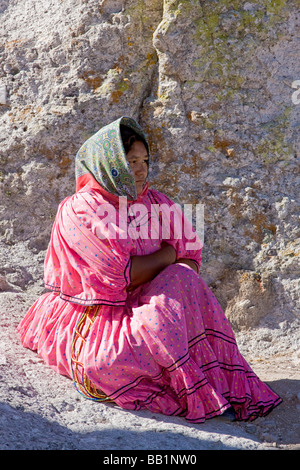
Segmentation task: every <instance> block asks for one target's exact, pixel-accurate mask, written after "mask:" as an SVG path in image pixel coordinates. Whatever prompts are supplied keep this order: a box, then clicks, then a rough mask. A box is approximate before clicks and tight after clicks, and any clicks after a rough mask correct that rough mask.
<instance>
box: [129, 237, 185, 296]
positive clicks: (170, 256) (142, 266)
mask: <svg viewBox="0 0 300 470" xmlns="http://www.w3.org/2000/svg"><path fill="white" fill-rule="evenodd" d="M175 261H176V250H175V248H173V246H172V245H170V244H169V243H167V242H162V243H161V247H160V249H159V250H157V251H155V252H154V253H151V254H150V255H141V256H132V257H131V269H130V280H131V282H130V285H129V286H128V287H127V291H131V290H133V289H135V288H136V287H138V286H140V285H141V284H144V283H145V282H148V281H151V280H152V279H153V278H154V277H155V276H157V275H158V274H159V273H160V272H161V271H162V270H163V269H165V268H166V267H167V266H170V265H171V264H174V263H175Z"/></svg>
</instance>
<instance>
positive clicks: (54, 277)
mask: <svg viewBox="0 0 300 470" xmlns="http://www.w3.org/2000/svg"><path fill="white" fill-rule="evenodd" d="M100 191H101V188H100V189H99V188H98V189H93V188H89V187H85V188H83V189H82V190H80V191H78V192H77V193H75V194H74V195H72V196H70V197H68V198H66V199H65V200H64V201H63V202H62V203H61V204H60V205H59V208H58V211H57V216H56V219H55V221H54V224H53V228H52V233H51V239H50V243H49V247H48V250H47V253H46V258H45V265H44V268H45V269H44V282H45V286H46V287H47V288H48V289H51V290H54V291H57V292H59V293H60V297H61V298H62V299H64V300H67V301H70V302H74V303H77V304H80V305H99V304H106V305H125V301H126V298H127V292H126V288H127V287H128V285H129V284H130V277H129V272H130V267H131V260H130V257H131V256H132V255H134V254H135V253H136V251H137V247H136V245H137V244H138V243H139V241H138V240H135V239H134V234H133V230H134V227H135V225H134V224H135V223H137V220H138V219H137V218H136V217H134V218H133V217H131V216H130V208H133V207H134V206H133V204H134V203H133V202H132V203H130V202H128V207H127V217H126V219H127V220H125V221H123V222H125V224H126V227H124V228H122V227H121V224H120V227H117V226H116V225H115V224H113V225H112V227H111V229H115V230H116V232H115V233H109V231H108V230H109V229H108V227H107V226H106V225H104V217H105V216H103V214H106V211H105V210H101V209H102V208H103V207H104V208H107V205H108V203H109V204H111V205H112V208H114V209H115V214H116V224H117V220H118V219H122V217H123V215H120V213H119V201H118V198H116V200H115V199H114V198H112V196H110V197H109V199H107V196H106V195H104V193H103V192H100ZM136 201H137V202H138V204H140V203H143V207H144V209H145V211H146V212H147V214H151V205H153V207H154V205H155V204H160V205H161V206H162V205H163V204H165V205H166V206H168V207H171V206H172V205H173V202H172V201H171V200H170V199H169V198H167V197H166V196H165V195H164V194H162V193H160V192H159V191H157V190H154V189H153V190H151V191H150V190H149V191H148V190H145V191H144V192H143V193H142V195H141V196H140V197H139V198H138V199H137V200H136ZM132 210H133V209H132ZM177 210H178V216H179V217H181V218H182V225H183V220H184V219H183V214H182V212H181V211H180V209H179V208H177ZM152 215H153V213H152ZM146 220H147V225H145V226H142V225H141V226H140V227H139V228H140V229H141V230H144V229H145V227H146V230H147V233H145V234H144V237H145V238H146V237H147V238H148V240H147V239H145V240H144V243H143V250H144V254H146V253H147V254H148V253H151V252H152V251H154V248H155V247H156V249H158V248H159V247H160V243H161V239H159V238H158V236H159V234H157V239H155V240H153V242H151V243H150V238H151V236H152V237H153V236H154V233H153V227H155V222H153V223H151V219H150V218H147V219H146ZM175 222H176V218H175V217H174V218H171V220H170V238H169V239H168V242H169V243H170V244H172V245H173V246H174V247H175V248H176V249H177V251H178V256H180V257H182V258H183V257H189V258H196V261H198V263H200V259H201V247H202V244H201V242H200V240H199V239H198V237H196V235H195V234H194V237H196V238H195V240H196V239H197V241H198V248H199V249H198V250H187V249H186V246H185V245H186V242H187V238H186V236H185V233H186V230H185V231H184V232H183V233H182V237H181V238H180V239H177V238H175V236H176V233H175V232H176V231H175ZM184 223H185V228H186V226H187V224H188V221H184ZM151 229H152V232H151ZM104 230H105V237H101V238H100V237H99V235H101V234H102V232H103V231H104ZM190 230H191V232H192V227H191V226H190Z"/></svg>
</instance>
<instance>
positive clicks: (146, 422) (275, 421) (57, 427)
mask: <svg viewBox="0 0 300 470" xmlns="http://www.w3.org/2000/svg"><path fill="white" fill-rule="evenodd" d="M33 300H35V296H34V294H32V295H28V293H27V294H25V293H14V292H6V293H1V294H0V315H1V326H0V328H1V336H0V338H1V339H0V396H1V400H0V448H1V449H2V450H103V451H104V450H106V451H108V450H109V451H117V450H119V451H120V450H122V451H134V450H144V451H146V450H147V451H158V452H159V451H162V450H165V451H167V450H172V451H185V452H186V453H188V452H196V451H200V450H297V449H299V450H300V427H299V423H300V419H299V417H300V387H299V384H300V371H299V366H297V361H295V351H294V352H293V353H291V352H290V351H289V349H287V350H286V349H285V348H282V349H283V350H284V351H285V352H284V354H282V355H281V354H280V351H279V353H278V352H277V353H276V354H274V355H272V354H270V352H269V353H268V354H266V357H263V355H262V353H261V352H260V354H259V355H258V354H255V342H256V343H257V341H256V340H255V335H254V333H252V334H251V335H250V336H249V341H247V338H246V339H245V338H244V336H243V337H241V338H242V340H241V343H242V344H243V343H246V344H247V345H248V346H247V348H248V349H247V351H248V353H247V355H246V358H247V360H249V362H250V364H251V365H252V367H253V369H254V370H255V372H256V373H257V374H258V375H259V376H260V378H261V379H262V380H264V381H265V382H267V383H268V384H269V385H270V386H271V388H273V390H275V391H276V392H277V393H279V394H280V395H281V397H282V398H283V403H282V404H281V405H280V406H279V407H277V408H276V409H275V410H273V411H272V412H271V413H270V414H269V415H268V416H267V417H265V418H258V419H257V420H255V421H254V422H252V423H240V422H231V421H230V420H229V419H226V418H224V417H218V418H214V419H211V420H208V421H207V422H206V423H204V424H195V425H194V424H190V423H187V422H186V421H185V420H184V419H183V418H177V417H166V416H163V415H160V414H153V413H150V412H148V411H140V412H130V411H126V410H122V409H120V408H118V407H117V406H115V405H114V404H105V403H96V402H93V401H89V400H87V399H86V398H84V397H82V396H81V395H80V394H79V393H78V392H77V391H76V390H75V388H74V385H73V383H72V381H71V380H70V379H68V378H66V377H62V376H59V375H58V374H56V373H55V372H54V371H52V370H51V369H50V368H49V367H48V366H46V365H45V364H44V363H43V361H42V360H41V359H40V358H39V357H38V356H37V354H35V353H33V352H32V351H30V350H26V349H24V348H23V347H22V346H21V345H20V342H19V338H18V336H17V334H16V326H17V324H18V323H19V321H20V320H21V318H22V317H23V315H24V312H25V311H26V309H27V308H28V307H29V306H30V304H31V303H32V302H33ZM286 336H287V337H289V336H290V335H289V334H288V335H286ZM250 337H251V338H252V339H251V338H250ZM238 341H239V339H238ZM280 341H281V342H282V339H281V340H280ZM257 344H258V343H257ZM249 345H253V346H252V347H249ZM277 351H278V348H277ZM144 454H145V455H146V454H147V453H144Z"/></svg>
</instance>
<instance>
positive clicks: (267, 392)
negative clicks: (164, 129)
mask: <svg viewBox="0 0 300 470" xmlns="http://www.w3.org/2000/svg"><path fill="white" fill-rule="evenodd" d="M121 122H122V123H127V125H128V124H130V125H132V126H135V123H134V121H132V120H128V118H121V119H120V120H118V121H115V123H113V124H112V125H110V126H108V127H107V128H104V129H101V131H99V133H97V134H96V135H95V136H93V137H92V138H91V139H89V141H87V142H86V143H85V144H84V145H83V147H82V148H81V150H80V151H79V153H78V156H77V161H76V174H77V182H78V191H77V192H76V194H74V195H73V196H70V197H68V198H66V199H65V201H63V202H62V203H61V204H60V206H59V209H58V213H57V217H56V220H55V223H54V226H53V230H52V234H51V240H50V244H49V248H48V251H47V255H46V260H45V274H44V276H45V283H46V286H47V287H48V288H49V289H51V290H52V292H50V293H47V294H44V295H42V296H41V297H40V298H39V299H37V301H36V302H35V303H34V305H33V306H32V307H31V308H30V309H29V311H28V312H27V314H26V315H25V317H24V319H23V320H22V321H21V322H20V324H19V326H18V332H19V335H20V338H21V341H22V344H23V346H24V347H27V348H30V349H32V350H34V351H37V352H38V354H39V355H40V356H41V357H42V358H43V359H44V360H45V362H46V363H47V364H49V365H50V367H52V368H53V369H54V370H56V371H57V372H58V373H60V374H64V375H67V376H68V377H70V378H73V379H74V381H75V383H76V385H77V386H78V385H80V380H81V381H82V382H81V385H82V389H85V390H88V391H89V395H90V396H91V397H94V396H101V393H100V391H102V392H103V393H104V394H105V396H106V397H107V398H108V399H109V400H112V401H114V402H115V403H117V404H118V405H119V406H120V407H122V408H125V409H130V410H139V409H145V408H146V409H149V410H150V411H151V412H159V413H163V414H166V415H179V416H184V417H185V418H186V419H187V420H188V421H190V422H191V423H202V422H203V421H205V420H206V419H208V418H212V417H214V416H217V415H220V414H222V413H223V412H224V411H225V410H226V409H227V408H229V407H230V406H232V407H233V409H234V411H235V414H236V417H237V419H239V420H253V419H255V418H256V417H257V416H265V415H266V414H267V413H269V412H270V411H271V410H272V409H273V408H274V407H275V406H277V405H278V404H279V403H280V402H281V398H280V397H279V396H278V395H277V394H276V393H275V392H273V391H272V390H271V389H270V388H269V387H268V386H267V385H266V384H264V383H263V382H261V381H260V379H259V378H258V377H257V376H256V374H255V373H254V371H253V370H252V369H251V368H250V366H249V364H247V362H246V360H245V359H244V358H243V357H242V355H241V354H240V352H239V349H238V346H237V343H236V340H235V337H234V333H233V331H232V328H231V326H230V324H229V322H228V320H227V318H226V316H225V314H224V312H223V311H222V309H221V306H220V305H219V303H218V301H217V300H216V298H215V297H214V295H213V293H212V292H211V290H210V289H209V287H208V286H207V285H206V284H205V282H204V281H203V279H202V278H201V276H200V274H197V273H196V272H195V271H194V270H193V269H191V268H190V267H188V266H187V265H185V264H184V263H179V262H177V263H175V264H172V265H170V266H168V267H167V268H166V269H164V270H162V271H161V272H160V273H159V274H158V275H157V276H156V277H155V278H154V279H153V280H151V281H149V282H147V283H145V284H143V285H141V286H139V287H138V288H137V289H135V290H133V291H129V292H127V289H126V288H127V286H128V285H129V284H130V267H131V257H132V256H133V255H147V254H150V253H153V252H155V251H157V250H158V249H159V248H160V247H161V244H162V242H163V241H165V240H167V241H168V243H170V244H171V245H172V246H173V247H174V248H175V250H176V256H177V260H179V259H181V258H189V259H192V260H194V261H195V262H196V263H197V264H198V266H199V268H200V263H201V248H202V245H201V243H200V241H199V240H198V237H197V235H196V234H195V233H194V234H193V235H192V237H191V236H189V237H187V235H186V232H185V231H184V232H183V233H182V236H177V235H176V233H177V232H176V227H175V221H176V217H174V218H172V217H171V218H170V223H171V225H170V234H169V237H168V238H167V239H166V238H163V236H164V235H163V233H164V231H163V228H164V223H165V218H164V217H161V218H158V219H156V222H157V220H159V224H158V225H156V228H157V232H156V236H155V237H154V236H152V232H151V229H152V228H153V225H152V224H151V221H152V218H155V214H154V212H153V210H152V209H153V207H157V205H163V204H165V205H166V206H167V207H171V206H173V202H172V201H171V200H170V199H169V198H168V197H167V196H165V195H164V194H162V193H160V192H159V191H156V190H154V189H148V186H147V187H146V188H144V190H143V192H142V193H141V194H140V195H139V196H138V198H137V199H136V193H135V188H134V186H133V185H134V179H133V176H132V175H131V173H130V172H129V167H128V165H127V163H126V161H125V160H126V158H125V154H124V149H123V146H121V144H120V127H119V126H120V123H121ZM102 185H103V186H102ZM120 195H122V196H127V197H129V196H131V201H128V202H127V209H128V212H127V215H126V216H124V215H122V216H121V215H120V213H119V212H118V211H117V215H118V216H117V219H116V223H115V224H113V225H112V226H111V228H110V229H108V228H107V226H106V225H105V224H104V223H103V219H102V215H103V212H101V210H102V209H103V207H106V208H107V207H108V206H107V204H110V205H111V206H113V207H114V208H115V209H116V210H117V204H118V199H119V198H118V196H120ZM135 200H137V201H139V203H141V205H142V206H143V208H144V212H143V213H142V215H141V216H140V217H139V218H136V217H134V214H132V211H133V207H134V201H135ZM111 206H110V207H111ZM178 210H179V209H178ZM101 214H102V215H101ZM178 215H179V219H181V220H182V221H183V222H184V223H183V225H182V226H186V227H187V226H188V225H189V223H188V221H187V220H185V219H184V216H183V214H182V213H179V214H178ZM177 220H178V219H177ZM156 222H155V224H156ZM155 224H154V225H155ZM112 227H113V228H114V230H115V231H116V233H117V234H118V235H119V236H117V237H116V236H112V235H113V234H112V232H111V229H112ZM149 230H150V233H149V232H148V235H149V236H148V237H147V236H137V237H136V236H133V235H136V234H137V233H140V234H142V233H143V234H144V235H145V234H147V231H149ZM124 231H126V233H124ZM188 233H189V235H191V227H190V230H189V231H188ZM193 237H194V238H193ZM192 241H198V244H197V245H196V246H195V245H194V248H193V249H190V245H188V243H190V242H192ZM79 388H81V387H79ZM102 396H103V395H102Z"/></svg>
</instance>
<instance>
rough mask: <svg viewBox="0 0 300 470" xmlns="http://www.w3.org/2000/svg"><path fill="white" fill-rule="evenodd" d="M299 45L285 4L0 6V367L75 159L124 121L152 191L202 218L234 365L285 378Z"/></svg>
mask: <svg viewBox="0 0 300 470" xmlns="http://www.w3.org/2000/svg"><path fill="white" fill-rule="evenodd" d="M299 32H300V25H299V2H298V0H291V1H289V2H287V1H286V0H258V1H256V2H248V1H237V0H220V1H216V0H211V1H201V0H197V1H196V0H181V1H180V0H151V1H150V0H145V1H141V0H100V1H99V0H97V1H96V0H44V1H43V2H38V1H37V0H26V1H25V2H22V1H21V0H0V128H1V133H0V291H1V292H0V306H1V312H2V315H3V316H4V318H6V316H7V315H8V317H7V318H10V315H11V319H12V320H11V323H10V322H9V320H7V323H5V324H4V326H3V328H4V330H3V331H5V335H2V336H3V339H2V340H1V341H2V343H1V345H2V350H3V351H5V350H6V349H7V347H8V346H7V344H8V343H7V341H8V339H6V338H7V337H10V338H11V335H13V331H15V326H16V325H17V323H18V321H19V320H20V319H21V317H22V315H23V314H24V313H25V311H24V309H25V306H26V308H27V307H28V305H29V304H28V302H29V301H28V300H25V299H30V300H32V299H33V298H34V297H35V296H37V295H39V294H40V293H41V292H43V283H42V278H43V260H44V256H45V250H46V248H47V245H48V242H49V236H50V231H51V226H52V223H53V220H54V217H55V214H56V210H57V206H58V204H59V202H60V201H61V200H62V199H63V198H64V197H66V196H68V195H70V194H72V193H73V192H74V190H75V177H74V157H75V154H76V152H77V150H78V149H79V148H80V146H81V144H82V143H83V142H84V141H85V140H86V139H87V138H88V137H89V136H90V135H92V134H93V133H94V132H96V131H97V130H98V129H99V128H100V127H101V126H103V125H105V124H106V123H108V122H110V121H112V120H114V119H116V118H118V117H120V116H121V115H127V116H132V117H134V118H136V119H137V120H138V121H139V122H140V123H141V125H142V126H143V127H144V128H145V130H146V132H147V134H148V138H149V142H150V147H151V155H152V168H151V181H152V184H153V186H155V187H156V188H157V189H159V190H162V191H163V192H165V193H166V194H168V195H169V196H170V197H171V198H173V199H174V201H176V202H178V203H180V204H182V205H184V204H192V205H193V206H196V205H198V204H199V205H200V204H201V205H202V207H204V249H203V265H202V276H203V278H204V279H205V280H206V281H207V283H208V284H209V285H210V287H211V288H212V289H213V291H214V293H215V295H216V297H217V298H218V299H219V301H220V302H221V304H222V306H223V308H224V309H225V312H226V314H227V316H228V318H229V319H230V321H231V323H232V325H233V327H234V329H235V331H236V332H237V335H238V338H239V341H240V344H241V347H242V348H243V349H244V351H245V354H246V355H249V358H250V359H251V360H253V361H254V362H255V360H256V358H257V357H258V356H259V357H262V358H265V359H266V360H268V361H273V362H272V364H273V363H274V360H275V359H274V358H276V360H275V363H276V364H277V361H278V357H279V356H278V355H279V354H282V357H284V359H283V360H284V361H286V362H284V363H285V364H290V367H292V368H294V367H298V368H299V360H300V357H299V313H300V300H299V273H300V269H299V247H300V237H299V199H300V198H299V187H300V176H299V144H300V137H299V124H300V92H299V89H300V62H299V55H300V40H299V36H300V35H299ZM12 305H14V306H15V307H14V309H13V311H12V312H11V313H9V314H8V310H7V309H8V308H12ZM6 328H8V330H6ZM7 331H9V333H7ZM7 334H8V336H6V335H7ZM11 344H13V345H14V347H15V348H18V346H17V344H18V343H17V341H16V343H14V342H12V343H11V340H10V345H11ZM9 347H11V346H9ZM0 349H1V348H0ZM22 354H29V353H27V352H26V353H21V351H20V352H19V355H20V357H23V356H22ZM11 357H13V355H12V356H11ZM17 357H19V356H18V355H17ZM26 357H27V358H29V357H30V354H29V355H27V356H26ZM11 360H13V359H11ZM22 361H23V362H22V366H21V365H20V362H19V363H18V367H19V368H22V367H24V369H25V367H26V365H25V363H26V361H25V359H24V358H23V359H22ZM9 364H10V363H9ZM10 365H11V364H10ZM7 366H8V362H7V361H6V360H4V359H3V363H1V361H0V368H1V367H4V368H5V367H7ZM18 367H17V368H18ZM39 367H42V365H39ZM284 369H285V370H287V368H284V367H283V370H284ZM10 370H11V369H10ZM51 377H52V378H51V380H55V379H54V378H53V376H51ZM295 377H296V376H295V375H294V376H293V380H294V379H295ZM12 380H13V381H14V379H12ZM28 386H29V385H28ZM15 387H16V385H15ZM19 392H20V390H19ZM20 393H23V392H22V391H21V392H20ZM24 393H25V392H24ZM37 393H39V392H37ZM4 401H5V402H6V399H5V400H4ZM15 403H17V402H15ZM298 406H299V405H298ZM298 411H299V410H298ZM298 421H299V420H298ZM271 434H272V433H271ZM277 438H278V436H277V437H276V436H275V437H274V439H275V440H276V439H277ZM278 439H279V438H278ZM278 439H277V441H278ZM293 439H294V438H293ZM279 440H280V439H279ZM294 440H295V439H294ZM299 441H300V439H298V442H299ZM226 442H227V441H226ZM278 442H279V441H278ZM289 442H290V443H291V442H292V440H290V441H289ZM296 442H297V441H296ZM292 443H293V444H295V442H294V441H293V442H292ZM212 447H213V446H212ZM213 448H214V447H213Z"/></svg>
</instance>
